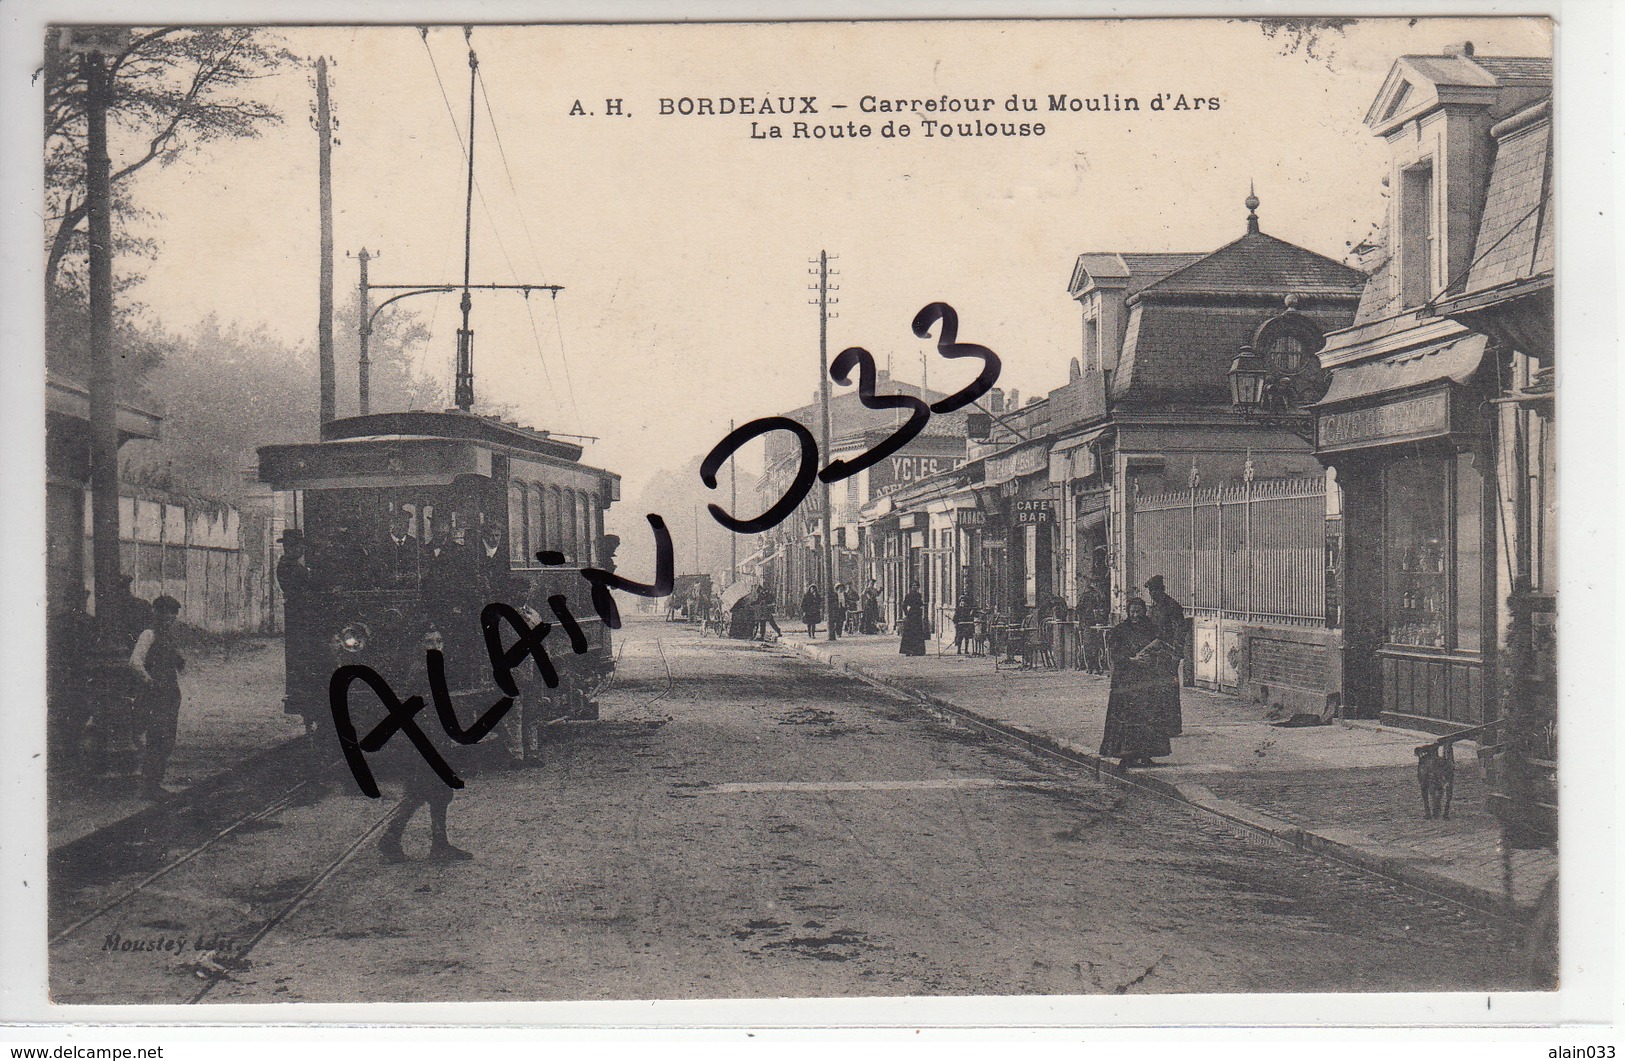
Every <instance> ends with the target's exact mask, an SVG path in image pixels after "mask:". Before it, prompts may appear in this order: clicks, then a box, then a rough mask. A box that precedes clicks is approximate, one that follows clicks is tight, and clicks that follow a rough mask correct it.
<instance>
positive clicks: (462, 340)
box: [456, 30, 480, 413]
mask: <svg viewBox="0 0 1625 1061" xmlns="http://www.w3.org/2000/svg"><path fill="white" fill-rule="evenodd" d="M467 32H468V31H467V30H464V35H465V36H466V35H467ZM479 72H480V61H479V59H478V58H477V57H475V55H474V49H473V48H469V49H468V194H467V197H466V200H465V202H464V208H463V301H462V308H463V326H462V327H461V328H459V329H457V390H456V400H457V408H459V409H461V410H462V411H463V412H465V413H466V412H469V411H471V410H472V409H473V408H474V332H473V330H472V329H471V328H469V326H468V315H469V311H470V310H472V309H473V308H474V300H473V299H472V298H470V297H469V293H468V289H469V286H470V285H469V282H468V277H469V265H470V263H471V261H472V252H473V246H474V89H475V87H476V84H477V82H476V80H475V79H476V78H477V77H478V75H479Z"/></svg>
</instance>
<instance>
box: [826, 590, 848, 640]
mask: <svg viewBox="0 0 1625 1061" xmlns="http://www.w3.org/2000/svg"><path fill="white" fill-rule="evenodd" d="M829 632H830V635H831V636H832V637H834V638H837V639H838V638H840V636H841V635H842V634H844V633H846V585H845V584H844V583H841V582H837V583H835V591H834V592H833V593H831V594H830V595H829Z"/></svg>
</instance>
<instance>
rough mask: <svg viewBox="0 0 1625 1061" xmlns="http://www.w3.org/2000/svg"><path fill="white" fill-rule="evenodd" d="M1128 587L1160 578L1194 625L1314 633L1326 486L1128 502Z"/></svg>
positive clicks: (1274, 485)
mask: <svg viewBox="0 0 1625 1061" xmlns="http://www.w3.org/2000/svg"><path fill="white" fill-rule="evenodd" d="M1132 505H1133V508H1132V515H1131V523H1130V535H1131V538H1130V542H1131V546H1130V548H1131V550H1132V556H1133V560H1134V563H1133V567H1132V568H1131V570H1130V571H1129V572H1128V574H1129V577H1130V579H1131V580H1132V583H1131V584H1138V583H1140V582H1143V581H1144V579H1146V578H1148V577H1150V576H1151V575H1161V576H1162V577H1163V580H1164V582H1165V583H1166V585H1167V589H1168V592H1169V593H1170V594H1172V595H1173V596H1174V598H1175V599H1177V600H1179V601H1180V602H1181V603H1183V604H1184V605H1185V607H1186V609H1187V610H1188V611H1192V612H1194V613H1195V614H1196V615H1198V616H1202V615H1206V616H1209V617H1217V618H1221V619H1233V620H1236V621H1238V622H1243V623H1263V624H1272V625H1287V626H1323V625H1325V624H1326V622H1327V609H1326V605H1327V596H1326V587H1327V576H1328V572H1329V571H1330V570H1332V568H1331V567H1330V566H1329V565H1330V564H1331V563H1332V562H1333V561H1334V557H1332V556H1329V555H1328V546H1329V544H1330V538H1329V534H1330V531H1331V530H1332V527H1333V525H1334V523H1335V521H1331V522H1329V521H1328V520H1327V517H1326V481H1325V480H1324V479H1321V478H1301V479H1269V480H1259V481H1255V482H1250V483H1245V482H1244V483H1242V484H1241V485H1239V486H1215V487H1198V488H1196V489H1194V490H1181V491H1178V492H1174V493H1164V494H1142V495H1139V496H1137V497H1135V498H1134V499H1133V503H1132Z"/></svg>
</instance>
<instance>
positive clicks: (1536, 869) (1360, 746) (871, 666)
mask: <svg viewBox="0 0 1625 1061" xmlns="http://www.w3.org/2000/svg"><path fill="white" fill-rule="evenodd" d="M778 644H779V645H780V646H782V647H784V648H788V649H790V650H791V651H794V652H797V653H800V654H802V655H804V656H807V657H810V658H812V659H814V660H817V661H819V662H821V663H825V664H828V665H830V666H833V667H835V668H837V669H839V670H845V671H849V672H851V673H853V674H856V675H859V676H861V677H863V678H866V679H868V680H870V681H872V682H876V683H878V684H882V685H885V686H887V687H889V688H891V689H894V690H896V691H898V692H901V693H904V694H907V695H909V696H912V697H914V698H916V699H919V700H923V701H925V702H927V703H930V704H933V705H935V706H937V707H940V708H944V709H946V710H949V711H953V712H957V713H960V714H963V715H967V716H970V717H972V718H974V719H977V720H979V721H982V722H984V723H987V724H990V725H992V726H993V727H995V728H998V729H1001V730H1004V731H1006V732H1009V733H1012V734H1015V735H1017V736H1020V737H1023V738H1025V739H1028V740H1032V741H1034V742H1035V743H1038V744H1041V745H1045V746H1047V747H1050V748H1052V749H1054V750H1056V751H1060V752H1062V753H1064V754H1066V755H1068V756H1069V757H1071V758H1074V759H1077V760H1079V761H1081V762H1084V763H1087V764H1088V765H1089V766H1090V767H1091V768H1092V769H1093V771H1094V772H1095V774H1096V776H1098V777H1100V778H1103V779H1116V780H1118V781H1119V782H1124V783H1132V784H1134V785H1137V786H1140V787H1141V788H1143V789H1146V790H1149V791H1152V792H1156V793H1158V794H1160V795H1162V796H1164V797H1165V798H1169V799H1174V800H1177V801H1180V802H1183V803H1187V804H1190V805H1192V806H1194V807H1198V808H1201V809H1203V810H1206V811H1208V812H1211V813H1214V814H1218V815H1220V816H1222V817H1224V818H1227V819H1229V820H1231V821H1235V822H1239V823H1241V824H1243V825H1246V826H1248V827H1250V828H1252V829H1255V830H1259V831H1262V832H1265V833H1268V834H1270V835H1272V836H1275V837H1277V838H1279V839H1281V840H1283V841H1286V842H1288V843H1291V844H1292V845H1293V846H1296V847H1299V848H1302V849H1304V850H1309V851H1314V852H1318V853H1321V854H1324V855H1327V856H1329V857H1332V858H1336V859H1339V860H1341V861H1344V862H1348V863H1350V864H1353V865H1357V866H1361V867H1363V868H1366V869H1370V870H1373V871H1376V872H1378V873H1380V874H1382V875H1384V876H1387V877H1391V878H1395V879H1399V880H1403V881H1405V882H1407V883H1409V884H1412V885H1415V886H1417V887H1420V888H1424V889H1426V890H1429V891H1432V892H1434V893H1436V894H1440V895H1444V896H1448V897H1450V898H1452V899H1455V900H1457V901H1459V902H1462V903H1464V904H1467V905H1470V906H1473V907H1477V908H1480V909H1488V910H1504V909H1505V899H1506V892H1505V888H1504V884H1503V879H1502V876H1503V867H1502V860H1501V855H1500V850H1499V842H1500V836H1501V831H1500V826H1499V824H1498V823H1497V822H1496V820H1495V818H1494V817H1493V816H1492V815H1491V814H1490V813H1489V811H1488V809H1487V807H1486V800H1485V796H1486V792H1485V785H1484V781H1483V778H1482V776H1481V775H1480V772H1479V767H1478V762H1477V759H1476V757H1475V755H1474V746H1473V745H1472V744H1471V743H1470V742H1465V741H1464V742H1462V743H1461V744H1460V745H1458V746H1457V750H1456V781H1455V798H1454V802H1453V804H1452V806H1451V810H1450V818H1449V819H1448V820H1443V821H1441V820H1431V821H1430V820H1427V819H1425V818H1423V817H1422V803H1421V794H1420V792H1419V790H1418V788H1417V782H1416V757H1415V755H1414V753H1413V752H1412V749H1413V748H1415V747H1416V746H1417V745H1419V744H1424V743H1426V742H1427V741H1430V740H1432V739H1434V737H1433V735H1432V734H1425V733H1417V732H1414V731H1411V730H1403V729H1394V728H1392V727H1386V726H1378V725H1376V724H1374V723H1367V722H1349V723H1333V724H1332V725H1329V726H1310V727H1304V728H1295V729H1288V728H1278V727H1275V726H1272V725H1270V724H1269V723H1268V722H1265V721H1262V718H1263V715H1264V712H1265V710H1266V708H1265V707H1263V706H1262V705H1258V704H1252V703H1248V702H1246V701H1244V700H1240V699H1237V698H1235V697H1232V696H1224V695H1220V694H1217V693H1209V692H1206V691H1204V690H1201V689H1186V690H1185V691H1184V697H1183V714H1184V726H1185V735H1184V736H1182V737H1176V738H1174V742H1173V748H1174V753H1173V755H1172V756H1170V757H1169V758H1167V759H1165V760H1162V763H1163V764H1164V765H1159V766H1156V767H1152V768H1147V769H1137V770H1127V771H1125V770H1123V769H1122V768H1121V767H1119V766H1118V765H1117V763H1116V762H1115V761H1114V760H1109V759H1102V758H1101V757H1100V755H1099V754H1098V752H1097V749H1099V747H1100V739H1101V733H1102V729H1103V727H1104V724H1105V719H1106V697H1107V692H1108V691H1109V690H1108V679H1107V678H1105V677H1104V676H1100V675H1092V674H1086V673H1084V672H1082V671H1049V670H1019V669H1016V670H998V671H995V669H994V658H993V657H991V656H957V655H951V654H950V655H942V656H937V655H935V654H932V655H927V656H924V657H918V656H915V657H911V656H903V655H900V654H899V653H898V644H897V639H896V638H895V637H888V636H870V637H864V636H859V637H851V638H843V639H841V640H840V641H836V642H833V643H831V642H828V641H824V640H822V639H820V640H817V641H808V639H807V638H806V636H805V635H795V634H792V635H790V636H787V637H785V638H783V639H782V640H780V641H779V642H778ZM929 647H930V650H931V651H932V652H933V653H934V652H935V648H936V646H935V645H931V646H929ZM1512 867H1513V888H1512V894H1513V899H1514V901H1515V902H1516V903H1517V905H1518V906H1519V907H1520V908H1522V909H1525V910H1527V909H1528V908H1530V907H1532V906H1533V904H1534V902H1535V900H1536V899H1537V897H1538V896H1539V894H1540V891H1541V889H1542V888H1543V887H1544V886H1545V884H1546V882H1547V881H1549V880H1550V879H1551V878H1552V877H1553V876H1555V875H1556V873H1557V856H1556V854H1554V853H1553V852H1551V851H1545V850H1541V851H1517V852H1514V853H1513V862H1512Z"/></svg>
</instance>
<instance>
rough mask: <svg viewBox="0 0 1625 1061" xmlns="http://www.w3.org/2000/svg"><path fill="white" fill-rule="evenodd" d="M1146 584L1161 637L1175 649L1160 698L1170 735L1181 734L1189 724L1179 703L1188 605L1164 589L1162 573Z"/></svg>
mask: <svg viewBox="0 0 1625 1061" xmlns="http://www.w3.org/2000/svg"><path fill="white" fill-rule="evenodd" d="M1145 588H1146V590H1147V591H1148V592H1149V593H1150V594H1151V609H1150V616H1149V618H1150V620H1151V624H1152V625H1153V626H1155V627H1156V628H1157V640H1159V641H1161V642H1162V643H1163V644H1165V645H1167V646H1168V647H1169V648H1170V649H1171V650H1173V659H1172V661H1171V662H1170V664H1169V665H1168V667H1167V668H1165V669H1166V670H1167V671H1168V673H1166V674H1165V675H1164V676H1163V680H1162V682H1161V685H1160V689H1159V691H1158V700H1159V701H1160V703H1161V704H1162V705H1163V717H1164V718H1165V719H1166V720H1167V730H1168V736H1170V737H1177V736H1179V735H1180V734H1181V733H1182V732H1183V731H1184V728H1185V727H1184V718H1183V716H1182V713H1181V711H1180V705H1179V689H1180V685H1181V682H1180V663H1181V661H1183V660H1184V658H1185V608H1184V606H1183V605H1181V604H1180V603H1179V602H1178V601H1176V600H1174V599H1173V598H1172V597H1170V596H1169V595H1168V593H1167V591H1166V590H1165V589H1163V585H1162V576H1161V575H1152V576H1151V577H1150V578H1148V579H1146V582H1145Z"/></svg>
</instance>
